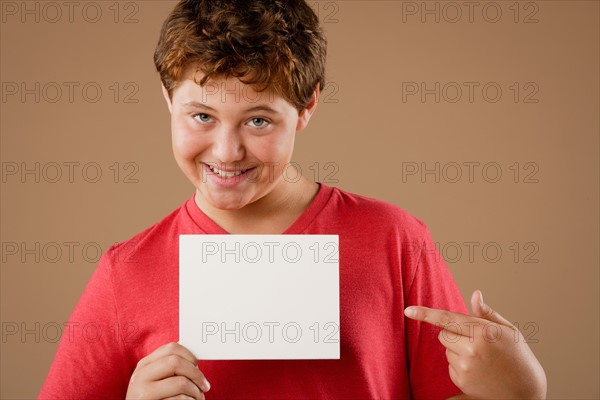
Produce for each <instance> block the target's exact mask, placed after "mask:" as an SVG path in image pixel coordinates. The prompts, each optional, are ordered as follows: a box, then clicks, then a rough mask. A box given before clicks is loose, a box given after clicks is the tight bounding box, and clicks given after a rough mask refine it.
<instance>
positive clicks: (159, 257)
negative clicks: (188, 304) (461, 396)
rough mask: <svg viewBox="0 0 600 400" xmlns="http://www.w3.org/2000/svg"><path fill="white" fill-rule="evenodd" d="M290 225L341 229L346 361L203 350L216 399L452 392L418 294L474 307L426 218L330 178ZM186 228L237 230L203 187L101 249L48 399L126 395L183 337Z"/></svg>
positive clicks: (445, 305)
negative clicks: (219, 218) (419, 313)
mask: <svg viewBox="0 0 600 400" xmlns="http://www.w3.org/2000/svg"><path fill="white" fill-rule="evenodd" d="M319 185H320V189H319V192H318V193H317V195H316V197H315V198H314V199H313V201H312V203H311V204H310V205H309V207H308V208H307V209H306V211H305V212H304V213H303V214H302V215H301V216H300V217H299V218H298V219H297V220H296V221H295V222H294V223H293V224H292V225H291V226H290V227H289V228H288V229H287V230H286V231H285V232H284V234H338V235H339V251H340V253H339V260H340V261H339V263H340V264H339V266H340V279H339V282H340V359H339V360H243V361H240V360H235V361H231V360H222V361H214V360H213V361H204V360H200V361H199V368H200V369H201V370H202V372H203V373H204V374H205V375H206V377H207V379H208V380H209V381H210V383H211V390H210V391H209V392H208V393H207V394H206V397H207V398H208V399H221V398H228V399H231V398H253V399H258V398H264V399H276V398H277V399H281V398H287V399H289V398H312V399H316V398H318V399H343V398H355V399H359V398H360V399H367V398H377V399H392V398H394V399H398V398H402V399H408V398H417V399H425V398H438V399H439V398H447V397H450V396H452V395H455V394H457V393H459V392H460V390H459V389H458V388H457V387H456V386H455V385H454V384H453V383H452V381H451V380H450V377H449V373H448V362H447V360H446V357H445V349H444V347H443V346H442V345H441V344H440V342H439V341H438V338H437V334H438V332H439V328H437V327H435V326H431V325H429V324H425V323H417V322H415V321H412V320H409V319H407V318H405V317H404V314H403V311H404V308H405V307H407V306H409V305H424V306H427V307H433V308H440V309H446V310H451V311H456V312H461V313H468V311H467V309H466V306H465V304H464V301H463V299H462V296H461V294H460V292H459V290H458V288H457V286H456V284H455V282H454V280H453V278H452V276H451V274H450V272H449V270H448V267H447V266H446V264H445V262H444V260H443V259H442V258H441V257H440V255H439V253H438V252H437V251H436V249H435V246H434V243H433V241H432V239H431V235H430V233H429V231H428V229H427V227H426V226H425V224H424V223H423V222H421V221H420V220H418V219H417V218H415V217H413V216H411V215H410V214H408V213H407V212H406V211H404V210H403V209H401V208H399V207H397V206H395V205H392V204H389V203H386V202H383V201H379V200H375V199H371V198H368V197H365V196H360V195H356V194H352V193H348V192H345V191H343V190H340V189H338V188H333V187H330V186H327V185H325V184H322V183H320V184H319ZM180 234H227V232H226V231H224V230H223V229H222V228H221V227H219V226H218V225H217V224H216V223H215V222H214V221H212V220H211V219H210V218H208V216H206V215H205V214H204V213H203V212H202V211H201V210H200V209H199V208H198V206H197V205H196V203H195V202H194V196H192V197H191V198H189V199H188V200H187V201H186V202H185V203H184V204H182V206H181V207H179V208H178V209H176V210H175V211H174V212H172V213H171V214H170V215H168V216H167V217H166V218H164V219H163V220H162V221H160V222H158V223H156V224H155V225H153V226H151V227H150V228H148V229H146V230H145V231H143V232H141V233H139V234H138V235H136V236H134V237H133V238H131V239H129V240H127V241H125V242H122V243H119V244H116V245H114V246H112V247H111V248H110V249H108V250H107V252H106V253H105V254H104V255H103V256H102V258H101V259H100V261H99V265H98V268H97V269H96V271H95V272H94V274H93V275H92V277H91V278H90V281H89V282H88V284H87V286H86V288H85V291H84V292H83V294H82V296H81V298H80V299H79V301H78V303H77V305H76V306H75V309H74V311H73V313H72V314H71V317H70V318H69V322H68V325H67V327H66V328H65V330H64V332H63V336H62V337H61V341H60V343H59V346H58V349H57V352H56V355H55V358H54V361H53V363H52V365H51V367H50V371H49V373H48V376H47V378H46V381H45V383H44V386H43V388H42V390H41V392H40V394H39V398H40V399H46V398H52V399H123V398H124V397H125V394H126V392H127V386H128V383H129V379H130V377H131V374H132V373H133V371H134V369H135V367H136V364H137V362H138V361H139V360H140V359H141V358H143V357H145V356H146V355H148V354H149V353H151V352H153V351H154V350H155V349H156V348H158V347H159V346H161V345H163V344H165V343H167V342H176V341H178V339H179V332H178V327H179V314H178V310H179V297H178V296H179V276H178V266H179V262H178V257H179V256H178V254H179V253H178V251H179V235H180Z"/></svg>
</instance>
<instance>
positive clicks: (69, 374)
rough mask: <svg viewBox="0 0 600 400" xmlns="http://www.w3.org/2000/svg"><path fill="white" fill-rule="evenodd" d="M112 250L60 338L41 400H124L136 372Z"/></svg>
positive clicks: (91, 281)
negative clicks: (124, 335)
mask: <svg viewBox="0 0 600 400" xmlns="http://www.w3.org/2000/svg"><path fill="white" fill-rule="evenodd" d="M111 274H112V263H111V262H110V249H109V251H108V252H106V253H105V254H104V255H103V256H102V257H101V258H100V260H99V262H98V267H97V268H96V270H95V271H94V273H93V274H92V276H91V278H90V280H89V282H88V283H87V285H86V287H85V290H84V292H83V294H82V295H81V297H80V298H79V300H78V302H77V304H76V306H75V308H74V310H73V312H72V313H71V316H70V317H69V320H68V322H67V323H66V325H65V327H64V329H63V334H62V337H61V339H60V342H59V345H58V348H57V351H56V354H55V356H54V360H53V361H52V364H51V366H50V370H49V372H48V375H47V377H46V380H45V382H44V385H43V387H42V389H41V391H40V393H39V395H38V399H124V398H125V396H126V393H127V387H128V384H129V379H130V377H131V373H132V371H131V367H130V365H129V363H128V362H127V360H126V356H125V354H126V353H125V348H124V343H123V341H122V340H121V339H120V335H119V332H120V325H119V323H120V322H122V321H119V320H118V315H117V305H116V303H115V296H114V291H113V283H112V276H111Z"/></svg>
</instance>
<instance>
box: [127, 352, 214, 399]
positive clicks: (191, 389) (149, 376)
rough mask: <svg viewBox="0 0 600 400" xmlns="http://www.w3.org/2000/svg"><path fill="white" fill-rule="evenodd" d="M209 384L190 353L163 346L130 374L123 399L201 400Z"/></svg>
mask: <svg viewBox="0 0 600 400" xmlns="http://www.w3.org/2000/svg"><path fill="white" fill-rule="evenodd" d="M209 389H210V384H209V383H208V381H207V380H206V378H205V377H204V374H203V373H202V372H200V370H199V369H198V360H197V359H196V357H195V356H194V355H193V354H192V352H191V351H189V350H188V349H186V348H185V347H183V346H182V345H180V344H179V343H176V342H171V343H167V344H165V345H162V346H160V347H159V348H158V349H156V350H154V351H153V352H152V353H150V354H148V355H147V356H146V357H144V358H142V359H141V360H140V361H139V362H138V364H137V367H136V368H135V371H133V374H132V375H131V379H130V380H129V387H128V388H127V396H126V399H171V398H173V399H175V398H177V399H196V400H204V392H208V390H209Z"/></svg>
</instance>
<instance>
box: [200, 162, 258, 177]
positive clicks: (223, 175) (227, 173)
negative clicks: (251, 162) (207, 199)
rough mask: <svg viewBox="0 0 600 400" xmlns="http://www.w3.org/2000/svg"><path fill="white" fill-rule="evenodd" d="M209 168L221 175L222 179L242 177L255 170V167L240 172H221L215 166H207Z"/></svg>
mask: <svg viewBox="0 0 600 400" xmlns="http://www.w3.org/2000/svg"><path fill="white" fill-rule="evenodd" d="M207 165H208V168H209V169H210V170H211V171H212V172H214V173H215V174H217V175H219V176H220V177H221V178H225V179H228V178H233V177H236V176H240V175H241V174H244V173H246V172H247V171H250V170H251V169H254V167H252V168H246V169H242V170H238V171H221V170H220V169H218V168H217V167H215V166H214V165H210V164H207Z"/></svg>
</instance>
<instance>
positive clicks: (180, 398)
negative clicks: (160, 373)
mask: <svg viewBox="0 0 600 400" xmlns="http://www.w3.org/2000/svg"><path fill="white" fill-rule="evenodd" d="M163 400H196V399H194V398H193V397H191V396H188V395H187V394H178V395H177V396H171V397H169V398H166V399H163Z"/></svg>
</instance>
